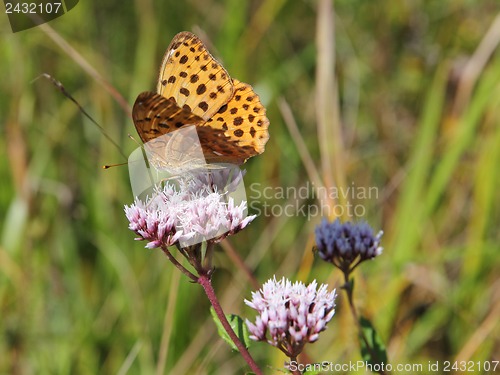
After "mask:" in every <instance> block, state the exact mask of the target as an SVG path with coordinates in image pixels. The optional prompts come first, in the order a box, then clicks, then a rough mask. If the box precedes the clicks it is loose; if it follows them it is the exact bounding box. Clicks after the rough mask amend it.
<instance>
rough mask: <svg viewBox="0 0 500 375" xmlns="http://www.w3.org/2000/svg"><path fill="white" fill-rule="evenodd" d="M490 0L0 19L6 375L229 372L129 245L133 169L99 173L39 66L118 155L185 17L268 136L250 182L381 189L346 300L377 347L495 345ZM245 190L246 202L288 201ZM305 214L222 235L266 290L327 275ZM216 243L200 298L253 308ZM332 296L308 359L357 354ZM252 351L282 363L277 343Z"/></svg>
mask: <svg viewBox="0 0 500 375" xmlns="http://www.w3.org/2000/svg"><path fill="white" fill-rule="evenodd" d="M333 6H334V7H333ZM499 11H500V5H499V3H498V2H497V1H496V0H486V1H482V2H473V1H469V0H458V1H451V0H443V1H419V0H413V1H404V2H403V1H401V2H395V1H361V0H349V1H347V0H339V1H336V2H335V3H333V2H330V1H326V0H325V1H324V0H300V1H295V0H293V1H292V0H263V1H248V2H241V1H238V0H225V1H222V0H220V1H216V0H203V1H201V0H199V1H197V0H190V1H173V0H169V1H162V2H154V1H151V0H136V1H116V0H104V1H100V2H97V1H81V2H80V3H79V4H78V5H77V6H76V8H74V9H73V10H71V11H70V12H69V13H68V14H66V15H65V16H63V17H61V18H59V19H56V20H54V21H52V22H50V23H49V24H48V25H44V26H40V27H37V28H33V29H30V30H27V31H23V32H19V33H15V34H13V33H11V30H10V27H9V24H8V20H7V17H6V16H2V17H0V18H1V21H0V30H1V32H2V40H1V41H0V46H1V48H0V71H1V72H2V73H1V74H2V80H1V81H0V90H1V94H2V95H1V99H0V118H1V130H2V137H0V176H1V179H2V183H1V184H0V210H1V216H0V217H1V222H0V230H1V242H0V332H1V335H0V374H154V373H156V374H239V373H244V372H245V369H246V367H245V363H244V362H243V360H242V359H241V358H240V357H239V356H238V355H237V354H234V353H231V350H230V349H229V347H228V346H226V344H224V343H223V342H222V340H221V339H219V338H218V337H217V335H216V332H215V328H214V325H213V323H212V322H211V320H210V317H209V313H208V302H207V301H206V298H205V297H204V295H203V293H202V290H201V288H200V287H198V286H196V285H193V284H191V283H189V282H187V280H186V278H184V277H181V276H180V275H179V272H177V270H175V269H174V267H172V265H171V264H169V263H168V261H167V260H166V258H165V257H164V256H163V255H162V254H161V253H160V252H159V251H149V250H146V249H144V248H143V244H142V243H138V242H134V241H133V238H134V235H133V233H132V232H130V231H129V230H128V229H127V221H126V219H125V216H124V213H123V205H124V204H129V203H130V202H131V201H132V195H131V190H130V186H129V183H128V171H127V168H126V167H117V168H112V169H110V170H106V171H104V170H102V169H101V166H102V165H103V164H110V163H113V162H122V161H124V160H123V157H122V156H121V155H120V152H119V151H118V150H116V149H115V148H114V147H113V145H112V144H111V143H110V142H109V141H108V140H107V139H106V138H105V137H104V136H103V134H102V133H101V132H100V130H99V129H98V128H97V127H96V126H95V125H93V124H92V123H90V121H88V120H87V119H85V118H84V117H83V116H82V115H81V113H79V111H78V109H77V108H76V107H75V105H74V104H73V103H71V102H70V101H69V100H67V99H66V98H64V97H63V96H62V95H61V94H60V92H59V91H58V90H57V89H56V88H55V87H54V86H52V85H51V84H50V83H49V82H48V81H47V80H44V79H39V80H36V81H33V80H34V79H35V78H36V77H37V76H39V75H40V74H41V73H48V74H50V75H52V76H54V77H55V78H56V79H58V80H59V81H61V82H62V83H63V84H64V86H65V87H66V89H67V90H68V91H69V92H71V93H72V95H73V96H74V97H75V98H76V99H77V100H78V101H79V103H80V104H81V105H82V106H83V107H85V108H86V110H87V111H88V112H89V113H90V114H91V115H92V116H93V117H94V118H95V119H96V120H97V121H98V122H99V123H100V124H102V126H103V127H104V129H105V131H106V133H107V134H108V135H109V136H110V137H111V138H112V139H113V140H115V141H116V142H117V143H118V144H119V145H120V148H121V151H122V152H123V153H125V154H128V153H130V152H131V151H132V150H133V149H135V148H136V146H137V145H136V144H135V143H134V142H133V141H131V140H130V139H129V138H128V137H127V134H128V133H131V134H134V133H135V130H134V128H133V124H132V121H131V119H130V118H129V117H128V113H127V106H131V104H132V103H133V102H134V100H135V97H136V96H137V94H138V93H139V92H141V91H145V90H151V89H153V88H154V87H155V79H156V77H157V70H158V67H159V64H160V61H161V57H162V54H163V52H164V50H165V48H166V47H167V46H168V44H169V42H170V40H171V38H172V37H173V36H174V35H175V34H176V33H177V32H180V31H182V30H191V31H195V32H196V33H197V34H199V35H200V36H201V37H202V38H203V39H204V40H206V41H207V42H209V43H210V50H211V51H212V52H213V53H214V55H216V56H218V58H219V59H220V60H221V61H223V62H224V65H225V67H226V68H227V70H228V71H229V72H230V74H231V75H232V76H233V77H237V78H238V79H240V80H243V81H245V82H249V83H250V84H252V85H253V86H254V88H255V89H256V91H257V92H258V93H259V94H260V96H261V99H262V101H263V102H264V104H265V105H266V106H267V109H268V117H269V119H270V121H271V127H270V134H271V139H270V141H269V143H268V145H267V148H266V152H265V153H264V154H263V155H261V156H259V157H256V158H254V159H252V160H251V161H249V162H248V163H247V165H246V169H247V172H248V174H247V176H246V185H247V186H250V185H251V184H258V185H253V186H255V187H256V189H263V188H265V187H273V188H278V187H284V188H287V187H300V186H303V185H304V184H306V183H307V182H308V181H309V183H312V182H314V183H315V184H316V186H320V184H325V186H327V187H331V186H339V187H344V188H345V187H347V186H357V187H376V188H377V189H378V195H377V196H372V197H369V199H364V198H360V199H355V200H354V202H353V203H355V204H359V205H361V206H362V207H364V208H365V209H366V214H365V216H364V218H365V219H366V220H367V221H368V222H369V223H370V224H371V225H372V226H373V227H374V228H376V229H377V230H378V229H383V230H384V232H385V234H384V237H383V246H384V253H383V255H382V256H381V257H379V258H378V259H377V260H376V261H373V262H369V263H366V264H364V265H363V266H362V267H361V268H360V269H359V270H358V271H357V273H356V275H355V276H356V285H357V286H356V290H355V296H356V303H357V305H358V306H359V308H360V310H361V311H362V312H363V314H365V315H366V316H368V317H370V318H371V319H372V320H373V321H374V323H375V325H376V327H377V328H378V330H379V332H380V334H381V336H382V337H383V339H384V341H385V342H386V344H387V347H388V353H389V358H390V362H391V363H393V364H396V363H423V364H427V363H428V361H433V362H435V361H440V362H441V363H443V361H444V360H450V361H454V360H465V361H468V360H473V361H484V360H499V359H500V339H499V337H500V326H499V324H498V321H499V317H500V292H499V290H500V272H499V271H500V256H499V251H500V232H499V223H500V194H499V193H498V186H499V183H500V175H499V174H500V169H499V168H498V165H499V164H500V126H499V118H500V105H499V104H500V103H499V102H500V56H499V54H498V43H499V42H500V16H499V14H500V13H499ZM120 98H123V100H122V101H120ZM252 194H253V197H252ZM252 194H250V193H249V197H250V199H251V204H253V205H254V207H257V208H258V207H262V205H263V204H264V203H266V202H267V203H268V204H274V205H278V206H284V205H286V204H289V203H291V204H295V199H293V198H294V197H293V196H291V197H290V196H289V197H288V198H289V200H287V199H282V198H279V197H275V198H272V199H264V198H260V199H257V197H256V195H257V194H256V193H252ZM252 198H253V199H252ZM304 202H305V203H306V204H314V203H317V202H315V201H314V199H313V198H312V197H309V199H306V200H305V201H304ZM331 203H336V204H340V205H341V206H339V207H344V206H343V205H345V203H346V202H345V201H342V200H341V201H340V202H331ZM344 218H346V219H347V217H344ZM320 220H321V218H320V217H319V216H314V217H312V218H311V220H307V218H305V217H304V216H302V215H291V216H284V215H281V216H280V215H276V216H272V215H267V216H266V215H260V216H259V217H258V218H257V219H256V220H255V221H254V222H253V223H252V225H251V226H250V227H249V228H248V229H245V230H244V231H243V232H241V233H239V234H238V235H237V236H234V237H232V238H230V243H231V246H232V247H233V248H234V249H235V250H236V252H237V253H238V254H239V255H240V256H241V257H242V258H243V259H245V262H246V263H247V264H248V266H249V267H250V268H251V269H252V270H253V271H254V274H255V277H256V278H257V280H258V281H259V282H260V283H263V282H264V281H266V280H267V279H268V278H270V277H272V276H273V275H274V274H276V275H277V277H281V276H283V275H285V276H287V277H289V278H291V279H300V280H302V281H311V280H312V279H314V278H316V279H317V280H318V281H319V282H328V283H329V285H330V286H331V287H332V288H333V287H338V286H340V285H341V278H340V274H339V272H336V271H335V270H333V269H332V268H331V267H329V266H328V265H326V264H322V263H321V262H319V260H317V259H313V256H312V253H311V247H312V245H313V243H314V236H313V233H314V227H315V225H317V224H318V223H319V221H320ZM224 248H225V251H222V250H221V251H220V252H219V253H218V254H217V257H216V260H215V264H216V266H217V272H216V274H215V276H214V284H215V288H216V291H217V293H218V294H219V296H220V299H221V302H222V304H223V306H224V308H225V310H226V312H232V313H238V314H240V315H243V316H245V317H248V318H251V319H253V317H254V313H253V312H252V311H251V310H250V309H248V308H247V307H245V306H244V304H243V299H244V298H250V291H251V290H253V288H252V285H251V282H250V281H249V280H248V279H247V278H246V277H245V275H244V273H243V272H242V271H241V270H240V269H239V268H238V267H235V266H234V265H233V264H232V260H231V258H230V257H229V256H228V248H229V245H228V244H225V246H224ZM345 302H346V301H345V299H344V298H343V296H342V297H341V298H339V300H338V308H337V314H336V316H335V317H334V319H333V320H332V322H331V323H330V325H329V328H328V330H327V331H326V332H324V333H323V334H322V335H321V336H320V340H319V341H318V342H317V343H315V344H314V345H311V346H309V347H308V348H307V354H308V356H309V357H310V359H311V360H312V361H316V362H318V361H323V360H327V361H332V362H334V363H347V362H348V361H356V360H359V359H360V356H359V351H358V348H357V338H356V328H355V326H354V325H353V323H352V319H351V316H350V314H349V311H348V310H347V309H346V308H345V307H346V305H345ZM251 351H252V353H253V354H254V355H255V357H256V358H257V360H258V361H259V362H260V363H261V364H262V365H263V366H273V367H274V369H272V368H269V367H266V373H269V374H271V373H279V372H278V371H277V370H276V368H282V364H283V360H284V359H285V358H284V357H283V356H282V355H280V354H279V352H278V351H277V350H272V349H268V348H267V347H266V345H264V344H255V345H254V346H253V347H252V348H251ZM497 371H498V370H497ZM359 373H360V374H361V373H364V372H363V371H360V372H359ZM456 373H460V372H456ZM476 373H481V371H477V370H476ZM484 373H487V372H484Z"/></svg>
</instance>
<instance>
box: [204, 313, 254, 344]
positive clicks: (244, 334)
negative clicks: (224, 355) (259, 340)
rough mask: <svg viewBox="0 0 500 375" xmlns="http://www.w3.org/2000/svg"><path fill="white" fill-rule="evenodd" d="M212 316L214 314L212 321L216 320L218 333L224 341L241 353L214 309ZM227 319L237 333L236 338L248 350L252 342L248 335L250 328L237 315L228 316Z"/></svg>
mask: <svg viewBox="0 0 500 375" xmlns="http://www.w3.org/2000/svg"><path fill="white" fill-rule="evenodd" d="M210 314H212V319H213V320H214V322H215V325H216V326H217V332H218V333H219V336H220V337H222V339H223V340H224V341H225V342H227V343H228V344H229V345H230V346H231V348H233V350H236V351H239V350H238V348H237V347H236V345H235V344H234V342H233V340H231V337H229V334H228V333H227V332H226V330H225V329H224V326H223V325H222V323H221V321H220V320H219V317H218V316H217V314H216V313H215V310H214V308H213V307H211V308H210ZM226 319H227V321H228V322H229V325H230V326H231V328H232V329H233V331H234V333H236V336H238V338H239V339H240V341H241V342H242V343H243V345H245V347H246V348H249V347H250V343H251V340H250V337H249V333H248V327H247V325H246V324H245V322H244V321H243V319H242V318H241V317H239V316H238V315H235V314H226Z"/></svg>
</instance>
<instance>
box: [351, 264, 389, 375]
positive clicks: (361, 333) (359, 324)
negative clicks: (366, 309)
mask: <svg viewBox="0 0 500 375" xmlns="http://www.w3.org/2000/svg"><path fill="white" fill-rule="evenodd" d="M349 273H350V272H349V271H347V272H344V280H345V284H344V286H343V288H342V289H344V290H345V292H346V293H347V299H348V300H349V307H350V308H351V313H352V316H353V318H354V320H355V321H356V325H357V326H358V331H359V335H360V337H361V340H363V342H364V343H365V346H366V348H367V349H368V351H369V352H370V357H371V358H372V359H374V360H377V359H378V358H377V355H376V353H375V352H374V351H373V348H372V347H371V345H370V343H369V341H368V339H367V337H366V335H365V332H364V331H363V328H362V327H361V322H360V321H359V317H358V312H357V311H356V306H355V305H354V298H353V293H354V284H353V283H352V282H349ZM377 372H378V373H379V374H380V375H386V374H390V372H387V371H384V370H380V371H377Z"/></svg>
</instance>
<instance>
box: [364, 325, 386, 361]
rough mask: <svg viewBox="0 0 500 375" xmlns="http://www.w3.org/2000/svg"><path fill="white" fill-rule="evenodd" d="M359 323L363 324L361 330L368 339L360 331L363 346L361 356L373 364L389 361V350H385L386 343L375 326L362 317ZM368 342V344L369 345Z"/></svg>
mask: <svg viewBox="0 0 500 375" xmlns="http://www.w3.org/2000/svg"><path fill="white" fill-rule="evenodd" d="M359 323H360V326H361V331H362V332H363V334H364V337H365V338H366V340H367V343H366V342H365V340H363V337H362V335H361V333H360V335H359V339H360V346H361V357H363V360H365V361H366V362H368V363H370V364H371V365H376V364H379V365H380V364H382V363H387V352H386V350H385V345H384V343H383V342H382V339H381V338H380V336H379V335H378V333H377V331H376V330H375V328H374V327H373V325H372V323H371V322H370V321H369V320H368V319H366V318H364V317H361V318H360V319H359ZM367 344H368V345H367Z"/></svg>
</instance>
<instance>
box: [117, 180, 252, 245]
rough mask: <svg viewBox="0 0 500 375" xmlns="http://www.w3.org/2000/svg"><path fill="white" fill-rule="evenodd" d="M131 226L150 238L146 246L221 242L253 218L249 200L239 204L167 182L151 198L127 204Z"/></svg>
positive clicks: (201, 190) (206, 191)
mask: <svg viewBox="0 0 500 375" xmlns="http://www.w3.org/2000/svg"><path fill="white" fill-rule="evenodd" d="M125 215H126V216H127V219H128V220H129V222H130V224H129V229H131V230H132V231H134V232H135V233H136V234H137V235H138V236H139V237H138V238H136V239H137V240H146V241H148V243H147V245H146V247H147V248H150V249H152V248H156V247H160V246H162V245H164V246H167V247H168V246H172V245H174V244H176V243H178V242H180V243H181V244H182V243H183V242H186V241H191V243H193V239H196V241H195V242H201V241H203V240H211V241H213V242H219V241H221V240H222V239H224V238H225V237H226V236H228V235H231V234H234V233H236V232H238V231H240V230H241V229H243V228H245V227H246V226H247V225H248V224H249V223H250V222H251V221H252V220H253V219H254V218H255V215H253V216H246V201H242V202H241V203H240V204H239V205H236V204H235V203H234V200H233V199H232V198H229V199H228V200H227V202H226V200H225V196H224V195H223V194H220V193H218V192H217V191H213V190H210V189H209V188H208V187H207V188H202V189H200V190H193V189H188V188H181V189H175V188H174V187H173V186H171V185H170V184H168V183H167V184H166V185H165V186H164V188H163V189H156V190H155V191H154V194H153V195H152V197H150V198H148V199H146V202H142V201H141V200H140V199H137V198H136V199H135V201H134V203H133V204H131V205H130V206H125Z"/></svg>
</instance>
